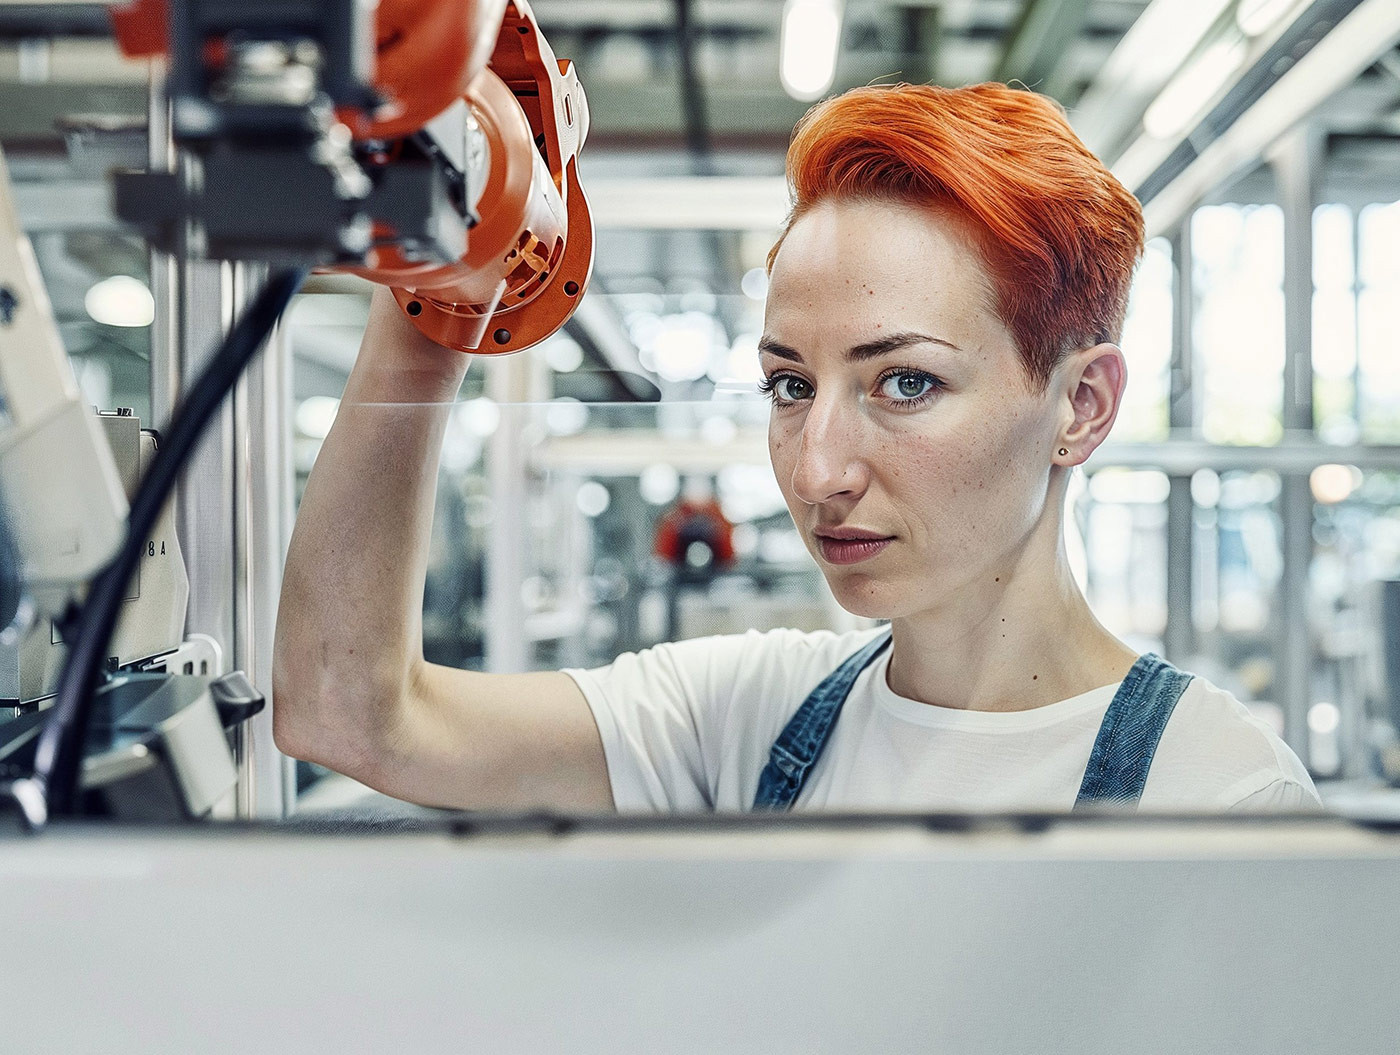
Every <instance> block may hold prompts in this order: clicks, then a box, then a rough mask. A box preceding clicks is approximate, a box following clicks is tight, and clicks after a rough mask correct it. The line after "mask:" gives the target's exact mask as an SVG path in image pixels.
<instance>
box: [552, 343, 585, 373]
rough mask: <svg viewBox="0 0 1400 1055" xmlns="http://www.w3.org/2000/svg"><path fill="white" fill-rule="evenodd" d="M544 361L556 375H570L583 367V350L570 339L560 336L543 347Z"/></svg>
mask: <svg viewBox="0 0 1400 1055" xmlns="http://www.w3.org/2000/svg"><path fill="white" fill-rule="evenodd" d="M544 361H545V362H547V363H548V364H549V368H550V369H551V370H553V371H554V372H555V373H556V374H571V373H573V372H574V371H575V370H577V369H578V368H579V367H580V366H582V365H583V349H582V348H580V347H579V344H578V341H576V340H574V339H573V338H572V337H565V336H564V335H563V334H560V335H559V336H558V337H555V338H554V340H552V341H550V342H549V344H547V345H546V346H545V349H544Z"/></svg>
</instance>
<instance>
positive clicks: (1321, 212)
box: [1312, 204, 1357, 443]
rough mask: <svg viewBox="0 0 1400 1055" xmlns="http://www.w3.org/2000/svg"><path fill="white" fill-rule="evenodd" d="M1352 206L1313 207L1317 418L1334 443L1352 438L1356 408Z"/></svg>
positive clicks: (1323, 434) (1323, 435) (1321, 433)
mask: <svg viewBox="0 0 1400 1055" xmlns="http://www.w3.org/2000/svg"><path fill="white" fill-rule="evenodd" d="M1352 220H1353V217H1352V211H1351V209H1350V207H1348V206H1346V205H1338V204H1330V205H1321V206H1319V207H1318V208H1317V210H1316V211H1315V212H1314V213H1313V289H1314V292H1313V316H1312V320H1313V326H1312V361H1313V418H1314V422H1315V423H1316V427H1317V431H1318V435H1319V436H1320V437H1321V438H1322V439H1323V440H1324V441H1325V442H1329V443H1353V442H1355V441H1356V438H1357V427H1356V413H1357V407H1356V403H1357V398H1356V397H1357V392H1356V266H1355V264H1356V243H1355V240H1354V238H1353V229H1352Z"/></svg>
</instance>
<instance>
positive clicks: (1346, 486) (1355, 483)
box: [1308, 465, 1361, 505]
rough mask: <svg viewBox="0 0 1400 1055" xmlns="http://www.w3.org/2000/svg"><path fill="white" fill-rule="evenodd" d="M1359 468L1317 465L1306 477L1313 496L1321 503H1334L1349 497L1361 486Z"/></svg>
mask: <svg viewBox="0 0 1400 1055" xmlns="http://www.w3.org/2000/svg"><path fill="white" fill-rule="evenodd" d="M1360 477H1361V470H1360V469H1358V468H1356V466H1354V465H1319V466H1318V467H1317V468H1316V469H1314V470H1313V471H1312V474H1311V475H1310V476H1309V477H1308V483H1309V484H1310V485H1311V486H1312V493H1313V498H1315V499H1316V500H1317V501H1319V502H1321V503H1322V504H1323V505H1336V504H1337V503H1338V502H1344V501H1346V500H1347V499H1348V498H1350V497H1351V493H1352V492H1353V491H1355V490H1356V489H1357V488H1358V487H1360V486H1361V479H1360Z"/></svg>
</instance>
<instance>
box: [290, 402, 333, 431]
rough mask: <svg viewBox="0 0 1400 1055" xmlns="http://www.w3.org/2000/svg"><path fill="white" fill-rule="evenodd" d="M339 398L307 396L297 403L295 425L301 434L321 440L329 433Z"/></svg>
mask: <svg viewBox="0 0 1400 1055" xmlns="http://www.w3.org/2000/svg"><path fill="white" fill-rule="evenodd" d="M339 409H340V400H338V399H333V398H332V397H330V396H308V397H307V398H306V399H303V400H302V401H301V402H300V403H298V404H297V412H296V426H297V431H298V432H299V433H301V434H302V435H303V436H307V437H309V438H311V439H313V440H323V439H325V438H326V437H327V436H328V435H330V431H331V424H332V422H334V421H335V414H336V411H337V410H339Z"/></svg>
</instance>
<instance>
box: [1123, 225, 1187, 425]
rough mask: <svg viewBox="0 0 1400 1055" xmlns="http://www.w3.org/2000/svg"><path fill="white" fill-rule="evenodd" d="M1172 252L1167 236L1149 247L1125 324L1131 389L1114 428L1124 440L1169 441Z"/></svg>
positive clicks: (1153, 241)
mask: <svg viewBox="0 0 1400 1055" xmlns="http://www.w3.org/2000/svg"><path fill="white" fill-rule="evenodd" d="M1172 321H1173V320H1172V249H1171V243H1170V242H1168V241H1167V240H1166V239H1165V238H1154V239H1152V241H1150V242H1148V243H1147V250H1146V252H1145V253H1144V254H1143V259H1142V264H1141V266H1140V267H1139V268H1138V272H1137V275H1136V277H1135V279H1134V281H1133V291H1132V295H1131V297H1130V298H1129V300H1128V315H1127V318H1126V320H1125V321H1124V324H1123V356H1124V358H1126V359H1127V361H1128V387H1127V389H1126V390H1125V391H1124V393H1123V408H1122V410H1121V411H1119V414H1118V421H1117V423H1116V424H1115V425H1114V429H1113V438H1114V439H1115V440H1117V441H1120V442H1133V441H1137V442H1145V441H1152V440H1161V439H1165V438H1166V435H1167V425H1168V420H1169V419H1168V401H1169V399H1170V397H1171V376H1170V369H1171V357H1172Z"/></svg>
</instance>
